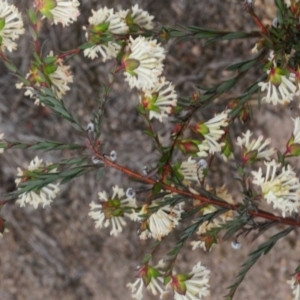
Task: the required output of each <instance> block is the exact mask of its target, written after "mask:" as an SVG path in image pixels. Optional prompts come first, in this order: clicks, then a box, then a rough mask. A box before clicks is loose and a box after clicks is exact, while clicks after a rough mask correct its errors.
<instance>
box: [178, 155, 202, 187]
mask: <svg viewBox="0 0 300 300" xmlns="http://www.w3.org/2000/svg"><path fill="white" fill-rule="evenodd" d="M205 162H206V161H205ZM201 164H202V161H201ZM202 169H203V168H202V167H201V165H200V164H199V162H197V161H196V160H194V159H193V158H192V157H189V158H188V160H186V161H183V162H182V163H181V165H180V167H179V169H178V172H179V173H180V174H181V175H182V176H183V177H184V182H185V183H186V184H189V185H190V184H191V183H190V182H191V181H195V182H197V183H199V180H201V179H202V178H203V172H202Z"/></svg>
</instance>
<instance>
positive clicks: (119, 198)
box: [89, 185, 137, 236]
mask: <svg viewBox="0 0 300 300" xmlns="http://www.w3.org/2000/svg"><path fill="white" fill-rule="evenodd" d="M99 199H100V203H99V204H98V203H95V202H94V201H92V202H91V203H90V208H91V211H90V212H89V216H90V217H91V218H92V219H93V220H95V226H96V228H98V227H99V228H103V227H108V226H111V227H112V229H111V231H110V235H113V236H118V235H119V234H120V233H121V232H122V230H123V226H125V225H126V221H125V217H128V218H130V219H131V220H136V214H135V208H136V207H137V205H136V199H135V197H134V195H133V196H131V197H127V195H126V194H125V192H124V190H123V189H122V188H119V187H118V186H117V185H115V186H114V187H113V194H112V196H111V197H108V196H107V194H106V192H105V191H104V192H100V193H99Z"/></svg>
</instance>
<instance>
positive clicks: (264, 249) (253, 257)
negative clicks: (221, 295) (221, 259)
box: [225, 227, 294, 299]
mask: <svg viewBox="0 0 300 300" xmlns="http://www.w3.org/2000/svg"><path fill="white" fill-rule="evenodd" d="M292 230H294V228H293V227H289V228H287V229H285V230H283V231H281V232H279V233H277V234H275V235H273V236H272V237H270V238H269V240H267V241H266V242H264V243H262V244H260V245H259V246H258V248H257V249H256V250H254V251H253V252H251V253H250V254H249V257H248V259H247V260H246V261H245V262H244V263H243V264H242V266H241V270H240V272H239V273H238V276H237V279H236V281H235V282H234V283H233V284H232V285H231V286H230V287H229V289H230V290H229V293H228V295H226V296H225V297H227V298H226V299H232V298H233V296H234V294H235V292H236V290H237V288H238V287H239V285H240V284H241V283H242V281H243V280H244V278H245V276H246V274H247V273H248V271H249V270H250V269H251V267H252V266H253V265H254V264H255V263H256V262H257V260H258V259H259V258H260V256H261V255H263V254H267V253H268V252H269V251H270V250H271V249H272V248H273V247H274V245H275V244H276V243H277V242H278V241H279V240H280V239H281V238H283V237H285V236H286V235H288V234H289V233H290V232H291V231H292Z"/></svg>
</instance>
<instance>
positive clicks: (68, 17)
mask: <svg viewBox="0 0 300 300" xmlns="http://www.w3.org/2000/svg"><path fill="white" fill-rule="evenodd" d="M79 5H80V3H79V1H78V0H55V1H49V0H34V1H33V6H34V7H35V8H36V10H38V11H40V12H41V13H42V14H43V16H44V18H48V19H50V20H51V22H52V23H54V24H58V23H61V24H62V25H63V26H69V25H70V24H72V23H73V22H75V21H76V20H77V18H78V16H79V15H80V12H79V10H78V6H79Z"/></svg>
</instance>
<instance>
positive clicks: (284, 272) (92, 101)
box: [0, 0, 299, 300]
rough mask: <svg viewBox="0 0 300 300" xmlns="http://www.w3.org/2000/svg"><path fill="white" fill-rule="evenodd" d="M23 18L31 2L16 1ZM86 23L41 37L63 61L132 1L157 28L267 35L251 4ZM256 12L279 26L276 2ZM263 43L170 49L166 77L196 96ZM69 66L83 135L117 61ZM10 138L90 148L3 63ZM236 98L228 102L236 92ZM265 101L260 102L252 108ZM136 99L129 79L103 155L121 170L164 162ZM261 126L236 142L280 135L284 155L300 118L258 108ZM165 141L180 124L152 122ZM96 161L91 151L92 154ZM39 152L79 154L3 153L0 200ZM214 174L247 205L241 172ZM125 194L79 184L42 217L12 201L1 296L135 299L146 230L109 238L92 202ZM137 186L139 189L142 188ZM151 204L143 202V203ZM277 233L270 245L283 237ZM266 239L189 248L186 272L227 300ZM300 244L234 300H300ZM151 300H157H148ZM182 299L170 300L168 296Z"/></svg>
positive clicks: (148, 1) (98, 184)
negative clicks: (294, 284) (90, 26)
mask: <svg viewBox="0 0 300 300" xmlns="http://www.w3.org/2000/svg"><path fill="white" fill-rule="evenodd" d="M10 2H11V3H15V5H16V6H17V7H18V8H19V9H20V10H22V11H23V12H24V15H25V11H26V8H28V6H29V3H30V2H31V1H29V0H22V1H10ZM80 2H81V6H80V10H81V16H80V17H79V20H78V22H76V23H75V24H73V25H71V26H69V27H67V28H62V27H61V26H60V25H59V26H50V25H49V23H48V22H47V21H46V20H45V22H44V24H43V27H42V29H41V38H42V39H43V40H44V41H45V44H44V49H45V50H44V51H45V53H46V54H48V52H49V51H50V50H53V51H54V53H60V52H63V51H66V50H69V49H72V48H75V47H77V46H78V45H81V44H83V43H84V42H85V38H84V32H83V30H82V26H84V25H86V24H87V22H88V18H89V16H90V15H91V9H94V10H96V9H98V8H100V7H103V6H105V5H107V6H108V7H109V8H115V9H121V8H122V9H127V8H130V7H131V6H132V5H134V4H139V6H140V7H141V8H143V9H144V10H147V11H148V12H149V13H150V14H151V15H154V16H155V20H156V21H157V22H158V24H162V25H167V26H171V27H176V26H180V25H194V26H199V27H207V28H214V29H222V30H232V31H235V30H240V31H251V30H257V28H256V26H255V24H254V22H253V20H252V19H251V18H250V16H249V15H248V14H247V12H246V11H245V9H244V3H243V2H244V1H241V0H223V1H218V0H211V1H201V0H189V1H186V0H171V1H160V0H144V1H133V0H132V1H131V0H110V1H108V0H102V1H95V0H90V1H88V0H82V1H80ZM255 5H256V11H257V14H258V15H259V16H260V18H261V19H262V21H263V23H265V24H271V22H272V19H273V18H274V17H275V9H274V5H273V1H271V0H269V1H268V0H265V1H258V0H257V1H255ZM29 39H30V37H29V35H28V34H27V35H25V36H23V37H22V38H21V39H20V40H19V42H20V44H19V47H18V50H17V51H16V52H13V53H11V54H10V53H9V55H8V56H9V57H11V58H12V59H13V61H14V62H15V63H16V64H17V65H18V66H19V67H20V69H21V70H22V72H23V73H24V74H26V73H27V72H28V68H29V65H30V59H31V47H32V45H31V42H29ZM254 45H255V40H238V41H223V42H220V43H218V44H213V45H210V46H208V47H205V48H204V47H203V41H197V40H194V41H190V42H185V43H177V42H176V41H175V40H171V41H170V42H168V43H167V44H166V45H165V48H166V50H167V51H168V54H167V57H166V60H165V71H164V75H165V76H166V78H167V79H168V80H170V81H172V82H173V83H174V84H175V86H176V90H177V92H178V94H179V95H180V96H182V97H187V96H190V95H191V94H192V93H193V92H195V91H197V88H196V86H197V85H202V86H203V85H204V86H205V85H206V86H213V85H215V84H217V83H219V82H220V81H221V80H224V79H226V78H229V77H230V76H232V73H230V72H228V71H226V70H225V67H226V66H228V65H229V64H231V63H233V62H237V61H239V60H242V59H246V58H248V57H250V55H251V49H252V48H253V46H254ZM68 64H69V65H70V66H71V70H72V72H73V74H74V83H73V84H72V86H71V91H70V92H69V93H68V94H67V96H66V98H65V100H66V105H67V107H68V108H69V109H70V110H71V111H72V112H73V113H74V114H76V115H77V116H78V119H79V120H80V122H81V124H82V126H83V127H85V126H86V125H87V124H88V123H89V122H90V121H91V119H92V113H93V111H94V110H95V109H96V100H97V99H98V98H99V96H100V95H101V92H102V84H103V83H104V82H107V80H108V73H109V71H110V70H111V68H112V67H113V62H110V61H108V62H106V63H103V62H101V59H96V60H93V61H92V60H90V59H87V58H85V57H83V55H82V54H80V55H78V56H76V57H74V58H72V59H70V60H69V61H68ZM0 66H1V67H0V129H1V131H3V132H4V133H5V137H8V138H9V139H10V140H15V141H25V142H32V141H38V140H43V139H46V140H54V141H58V142H70V143H82V144H84V143H85V141H84V139H83V138H82V137H81V136H79V135H78V134H77V132H75V130H74V129H73V128H72V127H71V126H69V125H68V124H66V123H65V122H63V121H62V120H61V119H60V118H59V117H57V116H54V115H52V114H51V113H50V111H49V110H48V109H47V108H43V107H37V106H35V105H33V101H32V100H30V99H28V98H27V97H24V95H23V92H21V91H20V90H16V89H15V83H17V82H18V81H17V79H16V78H15V77H13V76H12V75H11V74H10V73H9V71H8V70H7V69H6V68H5V66H4V65H3V64H0ZM257 74H259V72H258V71H255V70H254V71H251V72H250V73H249V74H248V76H247V77H246V78H244V79H243V81H242V82H241V84H240V85H239V87H237V88H235V89H234V90H233V93H238V92H240V91H241V90H242V88H243V87H245V86H246V85H247V84H249V82H251V81H252V80H253V79H255V78H256V77H257ZM227 96H230V95H226V97H227ZM253 100H254V101H253V102H255V99H253ZM137 101H138V98H137V93H136V92H135V91H132V90H130V89H129V87H128V85H127V84H126V83H124V80H123V75H122V74H120V75H119V76H118V78H117V81H116V83H115V84H114V86H113V90H112V92H111V93H110V105H109V106H108V109H107V111H106V120H107V122H105V123H104V126H103V135H102V137H101V141H102V142H103V143H104V152H107V153H109V152H110V151H111V150H113V149H114V150H116V151H117V153H118V162H119V163H120V164H123V165H126V166H129V167H131V168H133V169H134V170H136V171H138V172H141V170H142V168H143V166H144V165H145V164H150V165H151V164H153V163H155V159H156V158H157V154H156V153H155V150H154V149H155V148H154V146H153V145H152V143H151V141H150V140H149V139H148V138H147V136H145V135H144V134H143V130H144V129H145V125H144V122H143V120H142V119H141V118H140V117H139V116H138V114H137V111H136V104H137ZM224 107H225V102H224V101H223V102H222V99H217V101H216V103H215V104H214V105H210V106H209V107H208V108H206V109H205V110H204V111H200V112H199V115H197V116H196V119H204V120H207V119H209V118H211V117H212V116H213V114H214V113H215V112H219V111H220V110H222V109H223V108H224ZM253 110H254V116H255V119H254V120H252V121H249V122H248V123H247V124H246V125H245V126H244V127H241V126H240V125H238V124H236V125H235V126H234V132H233V136H237V135H238V134H240V132H241V131H242V130H244V129H245V128H254V126H255V134H256V135H259V134H264V135H266V136H270V137H272V138H273V144H274V146H275V147H278V148H280V147H281V148H282V147H283V148H284V145H285V142H286V138H287V136H289V135H290V132H291V128H292V121H291V120H290V118H291V117H293V116H294V117H295V116H297V115H299V109H298V107H297V106H295V107H292V106H290V107H286V109H284V110H283V109H282V107H281V108H276V107H269V106H264V105H263V106H262V107H261V108H260V110H258V109H257V108H256V106H255V105H254V108H253ZM154 126H155V127H156V128H157V130H158V132H159V135H160V138H161V139H162V141H164V142H165V143H168V141H169V130H170V128H171V127H172V125H171V124H160V123H158V122H154ZM86 154H88V153H86ZM36 155H38V156H39V157H40V158H42V159H44V160H45V161H49V162H57V161H59V159H61V157H64V158H68V157H74V156H75V157H76V156H78V155H79V153H76V152H70V151H62V152H46V153H45V152H41V151H40V152H39V153H35V152H33V151H25V150H12V151H6V152H5V154H4V155H1V156H0V198H2V197H3V195H4V194H5V193H6V192H8V191H12V190H14V189H15V186H14V180H15V177H16V174H17V170H16V169H17V167H24V168H25V167H27V165H28V163H29V162H30V161H31V160H32V159H33V158H34V157H35V156H36ZM220 162H221V160H220V161H219V162H218V161H217V162H216V163H215V165H214V166H213V177H212V178H211V179H210V180H211V182H213V184H214V186H215V187H217V186H221V185H222V184H223V183H226V185H227V188H228V189H229V190H230V191H231V192H232V194H233V195H234V197H235V199H236V200H240V198H239V197H241V196H240V194H239V188H238V187H236V183H235V182H234V180H233V176H234V174H235V170H234V168H233V166H231V165H226V164H224V163H223V164H220ZM295 164H296V162H295ZM115 184H118V185H119V186H121V187H123V188H125V189H126V187H128V186H132V183H131V182H130V181H129V180H128V178H126V177H125V176H123V175H122V174H120V173H117V172H115V171H113V170H107V172H106V175H105V177H104V178H103V179H102V180H101V181H97V180H96V173H91V174H88V175H87V176H84V177H82V178H78V179H76V180H75V181H73V182H72V183H69V184H66V185H64V186H61V192H60V194H59V196H58V198H57V199H55V201H54V202H53V203H52V204H51V206H50V207H47V208H45V209H42V208H38V209H33V208H31V207H25V208H20V207H18V206H17V205H15V204H14V203H13V202H12V203H11V204H8V205H5V207H4V208H3V209H2V212H1V215H2V217H4V218H5V219H6V220H7V224H8V227H9V233H7V234H5V235H4V237H3V239H1V240H0V299H1V300H14V299H17V300H21V299H26V300H41V299H47V300H48V299H49V300H51V299H64V300H73V299H74V300H75V299H76V300H77V299H78V300H81V299H91V300H119V299H122V300H124V299H126V300H127V299H131V295H130V291H129V290H127V288H126V287H125V286H126V283H128V282H133V281H134V280H135V270H136V267H137V266H138V265H139V263H140V261H141V260H142V258H143V255H144V254H145V253H146V250H147V248H148V247H149V246H150V245H151V241H140V240H139V238H138V236H137V234H136V232H137V229H138V227H137V224H132V223H128V226H127V227H126V228H125V230H124V232H123V234H122V235H121V236H120V237H118V238H115V237H111V236H109V230H106V229H102V230H100V229H95V228H94V221H93V220H92V219H91V218H89V217H88V212H89V203H90V202H91V201H96V200H97V198H98V197H97V194H98V192H99V191H103V190H106V191H107V192H108V193H110V191H111V188H112V186H113V185H115ZM133 186H134V187H135V188H138V187H139V185H138V184H137V183H134V184H133ZM140 200H142V199H140ZM179 232H180V231H176V232H174V233H173V234H171V235H170V237H167V239H166V241H165V243H164V245H163V246H162V248H161V249H160V251H161V252H160V253H159V255H161V256H159V257H162V256H163V255H164V254H166V253H167V251H168V250H170V249H171V248H172V247H173V246H174V244H175V242H176V238H177V236H178V234H179ZM275 232H276V230H275V229H274V230H273V231H271V232H270V233H268V234H267V236H270V235H271V234H272V233H275ZM264 240H265V237H263V236H261V237H260V238H258V240H256V241H255V242H253V243H251V242H250V241H251V238H249V240H243V239H242V240H241V241H240V242H242V248H241V249H240V250H238V251H236V250H233V249H232V248H231V246H230V242H222V241H220V244H219V245H218V246H216V247H215V248H213V249H212V251H211V253H206V252H204V251H202V250H199V249H198V250H196V251H191V246H190V245H189V244H187V245H186V246H185V248H184V251H182V253H181V254H180V256H179V259H178V271H181V272H188V271H190V270H191V269H192V267H193V266H194V265H195V264H196V263H197V262H198V261H201V262H202V263H203V264H204V265H205V266H206V267H208V268H209V269H210V270H211V281H210V284H211V294H212V295H211V296H210V297H207V298H206V299H223V296H224V295H225V294H226V293H227V290H226V288H227V287H228V286H229V285H230V284H231V283H233V281H234V278H235V276H236V275H237V273H238V268H239V266H240V265H241V264H242V263H243V262H244V261H245V260H246V258H247V253H248V252H250V251H251V250H254V249H256V247H257V245H258V244H260V243H262V242H263V241H264ZM296 249H299V238H298V237H297V236H296V233H292V234H291V235H290V236H289V237H287V238H286V239H284V240H282V241H280V242H279V243H278V245H276V246H275V248H274V249H273V250H272V251H271V252H270V254H269V255H268V256H267V257H266V258H264V257H263V258H261V259H260V261H259V263H258V264H257V265H256V266H254V268H253V269H251V271H250V272H249V273H248V275H247V277H246V279H245V281H244V283H243V284H242V285H241V287H240V288H239V290H238V291H237V294H236V299H241V300H246V299H249V300H250V299H256V300H257V299H278V300H281V299H292V297H291V296H290V295H291V292H290V288H289V286H288V285H287V284H286V280H288V279H289V277H290V274H291V273H293V272H294V269H295V268H296V266H297V264H298V260H299V256H298V255H297V253H296ZM144 299H145V300H150V299H154V297H153V296H152V295H151V294H145V297H144ZM170 299H172V297H170Z"/></svg>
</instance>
